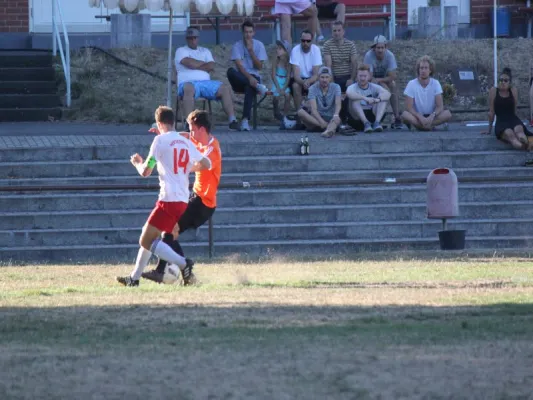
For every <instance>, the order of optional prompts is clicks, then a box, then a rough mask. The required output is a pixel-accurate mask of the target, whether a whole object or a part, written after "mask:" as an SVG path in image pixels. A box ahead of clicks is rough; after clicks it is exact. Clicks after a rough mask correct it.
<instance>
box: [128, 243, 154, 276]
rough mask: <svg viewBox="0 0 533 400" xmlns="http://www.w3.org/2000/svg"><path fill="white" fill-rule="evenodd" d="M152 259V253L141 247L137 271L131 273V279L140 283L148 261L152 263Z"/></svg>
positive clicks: (136, 263) (136, 262)
mask: <svg viewBox="0 0 533 400" xmlns="http://www.w3.org/2000/svg"><path fill="white" fill-rule="evenodd" d="M150 257H152V252H151V251H149V250H146V249H145V248H144V247H141V248H140V249H139V252H138V253H137V259H136V260H135V269H134V270H133V272H132V273H131V279H133V280H134V281H138V280H139V279H141V275H142V273H143V271H144V269H145V268H146V266H147V265H148V261H150Z"/></svg>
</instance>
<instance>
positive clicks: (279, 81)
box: [271, 40, 291, 126]
mask: <svg viewBox="0 0 533 400" xmlns="http://www.w3.org/2000/svg"><path fill="white" fill-rule="evenodd" d="M276 44H277V46H276V53H274V57H273V59H272V63H271V64H272V94H273V95H274V98H273V99H272V104H273V106H274V115H275V117H276V118H278V119H280V120H283V124H284V125H283V126H286V125H287V124H288V120H287V114H288V113H289V111H290V108H291V91H290V89H289V80H290V76H291V64H290V63H289V54H290V51H291V48H290V45H289V42H287V41H285V40H277V41H276ZM282 97H283V98H284V99H285V102H284V104H283V115H281V114H280V112H279V99H280V98H282Z"/></svg>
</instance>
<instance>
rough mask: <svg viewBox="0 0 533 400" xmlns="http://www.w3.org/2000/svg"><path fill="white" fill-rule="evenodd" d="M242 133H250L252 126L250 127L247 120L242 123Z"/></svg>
mask: <svg viewBox="0 0 533 400" xmlns="http://www.w3.org/2000/svg"><path fill="white" fill-rule="evenodd" d="M241 131H248V132H250V125H248V120H247V119H243V120H242V121H241Z"/></svg>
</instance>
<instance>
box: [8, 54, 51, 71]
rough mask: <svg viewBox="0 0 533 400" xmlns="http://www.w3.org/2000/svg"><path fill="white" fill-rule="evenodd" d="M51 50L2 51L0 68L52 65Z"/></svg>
mask: <svg viewBox="0 0 533 400" xmlns="http://www.w3.org/2000/svg"><path fill="white" fill-rule="evenodd" d="M52 62H53V58H52V53H51V52H44V51H43V52H41V51H6V50H1V51H0V68H27V67H50V66H51V65H52Z"/></svg>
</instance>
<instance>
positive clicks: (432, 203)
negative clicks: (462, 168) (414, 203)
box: [426, 168, 466, 250]
mask: <svg viewBox="0 0 533 400" xmlns="http://www.w3.org/2000/svg"><path fill="white" fill-rule="evenodd" d="M426 182H427V217H428V218H430V219H441V220H442V231H440V232H439V242H440V248H441V249H442V250H462V249H464V248H465V235H466V231H465V230H447V220H448V219H449V218H455V217H458V216H459V184H458V181H457V175H455V172H453V171H452V170H451V169H449V168H437V169H434V170H433V171H431V172H430V174H429V175H428V177H427V181H426Z"/></svg>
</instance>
